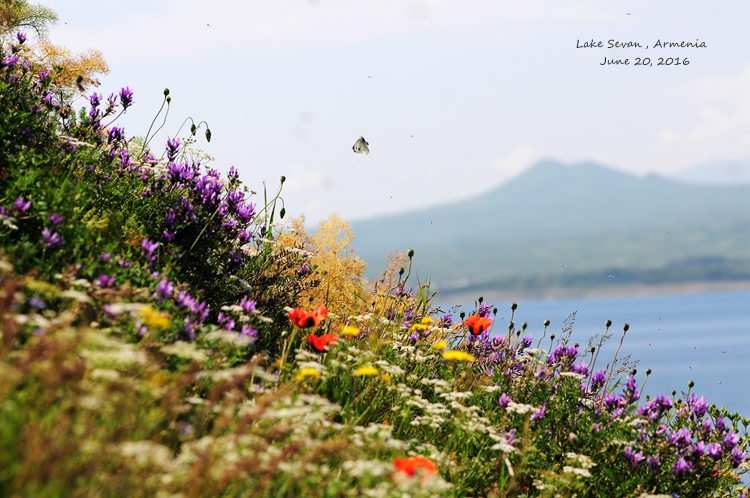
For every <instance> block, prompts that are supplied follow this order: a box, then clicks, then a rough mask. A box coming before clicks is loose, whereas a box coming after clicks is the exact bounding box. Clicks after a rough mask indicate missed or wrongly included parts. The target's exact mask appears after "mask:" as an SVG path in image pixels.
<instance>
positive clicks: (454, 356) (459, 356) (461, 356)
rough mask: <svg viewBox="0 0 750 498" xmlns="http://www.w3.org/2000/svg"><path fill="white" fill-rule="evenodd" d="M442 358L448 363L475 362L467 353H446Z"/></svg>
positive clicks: (453, 351) (454, 351) (452, 351)
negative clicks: (455, 361)
mask: <svg viewBox="0 0 750 498" xmlns="http://www.w3.org/2000/svg"><path fill="white" fill-rule="evenodd" d="M443 358H445V359H446V360H448V361H454V360H457V361H474V360H476V358H474V356H472V355H470V354H469V353H467V352H465V351H456V350H451V351H446V352H445V353H443Z"/></svg>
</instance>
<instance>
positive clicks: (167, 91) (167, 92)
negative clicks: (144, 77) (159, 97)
mask: <svg viewBox="0 0 750 498" xmlns="http://www.w3.org/2000/svg"><path fill="white" fill-rule="evenodd" d="M168 95H169V88H165V89H164V96H165V97H166V96H168Z"/></svg>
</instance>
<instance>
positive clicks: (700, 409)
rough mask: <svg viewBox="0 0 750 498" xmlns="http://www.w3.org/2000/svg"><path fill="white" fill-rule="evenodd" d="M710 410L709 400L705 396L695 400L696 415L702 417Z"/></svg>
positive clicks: (694, 409) (694, 411) (694, 410)
mask: <svg viewBox="0 0 750 498" xmlns="http://www.w3.org/2000/svg"><path fill="white" fill-rule="evenodd" d="M707 411H708V401H706V398H705V396H701V397H700V398H698V399H697V400H695V403H693V413H694V414H695V416H696V417H698V418H701V417H703V415H705V414H706V412H707Z"/></svg>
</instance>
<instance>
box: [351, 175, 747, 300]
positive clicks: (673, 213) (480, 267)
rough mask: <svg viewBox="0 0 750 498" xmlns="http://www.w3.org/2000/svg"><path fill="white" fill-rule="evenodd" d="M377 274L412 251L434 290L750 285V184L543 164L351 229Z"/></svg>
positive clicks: (372, 273) (422, 276)
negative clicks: (388, 260) (485, 187)
mask: <svg viewBox="0 0 750 498" xmlns="http://www.w3.org/2000/svg"><path fill="white" fill-rule="evenodd" d="M352 226H353V229H354V234H355V237H356V240H355V243H354V244H353V247H354V249H355V251H356V252H357V254H358V255H359V256H361V257H363V258H364V259H365V260H366V261H367V262H368V264H369V269H368V276H369V277H370V278H374V277H376V276H377V275H378V273H379V272H380V271H382V269H383V268H384V266H385V255H386V254H387V253H388V252H391V251H395V250H399V249H407V248H410V247H411V248H414V249H415V251H416V254H417V257H416V259H415V262H416V270H417V272H418V274H419V276H420V279H422V280H426V279H428V278H429V279H430V280H431V282H432V284H433V287H434V288H435V289H437V290H440V291H441V293H443V294H446V293H452V292H467V291H491V290H505V291H507V290H513V291H519V292H525V293H531V294H535V293H541V292H542V291H545V290H547V291H548V290H550V289H568V290H575V289H584V288H591V287H594V288H596V287H599V286H614V285H659V284H683V283H687V282H732V281H743V280H747V281H750V185H737V186H714V185H711V186H708V185H695V184H686V183H679V182H676V181H673V180H668V179H666V178H662V177H659V176H656V175H651V176H647V177H645V178H638V177H635V176H632V175H629V174H626V173H621V172H618V171H614V170H612V169H608V168H605V167H603V166H601V165H598V164H595V163H591V162H583V163H577V164H573V165H569V166H567V165H563V164H561V163H558V162H555V161H551V160H547V161H542V162H540V163H538V164H536V165H535V166H533V167H532V168H530V169H529V170H527V171H526V172H525V173H523V174H522V175H520V176H518V177H517V178H515V179H514V180H512V181H511V182H508V183H506V184H504V185H502V186H501V187H498V188H496V189H494V190H492V191H490V192H488V193H486V194H484V195H482V196H480V197H478V198H475V199H472V200H468V201H463V202H457V203H453V204H448V205H445V206H440V207H435V208H429V209H422V210H419V211H413V212H410V213H404V214H399V215H392V216H386V217H380V218H375V219H370V220H364V221H358V222H353V223H352Z"/></svg>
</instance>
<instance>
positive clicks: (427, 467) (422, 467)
mask: <svg viewBox="0 0 750 498" xmlns="http://www.w3.org/2000/svg"><path fill="white" fill-rule="evenodd" d="M393 465H394V466H395V467H396V470H398V471H399V472H403V473H404V474H406V475H408V476H409V477H412V476H414V474H416V473H417V472H418V471H421V473H422V476H423V477H424V476H427V475H432V474H437V471H438V468H437V465H435V464H434V463H432V460H430V459H429V458H427V457H423V456H410V457H406V458H399V457H396V458H394V459H393Z"/></svg>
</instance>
